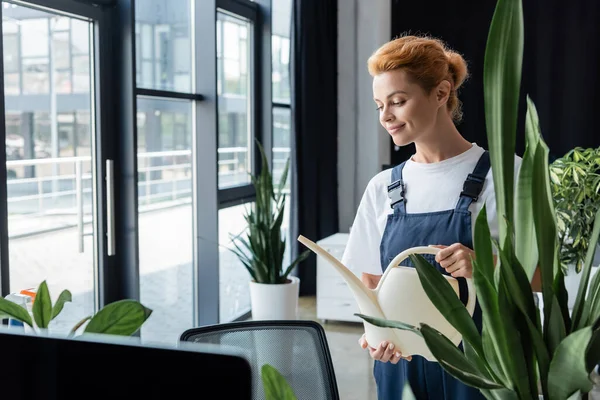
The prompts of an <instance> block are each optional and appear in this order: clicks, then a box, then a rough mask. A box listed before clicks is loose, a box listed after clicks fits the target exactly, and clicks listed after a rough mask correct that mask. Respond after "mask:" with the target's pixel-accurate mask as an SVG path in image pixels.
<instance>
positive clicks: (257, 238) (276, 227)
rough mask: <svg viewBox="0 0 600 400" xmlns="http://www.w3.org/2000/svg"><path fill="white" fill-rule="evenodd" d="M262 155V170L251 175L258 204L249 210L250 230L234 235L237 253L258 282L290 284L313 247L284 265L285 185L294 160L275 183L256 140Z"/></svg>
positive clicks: (233, 241)
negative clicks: (274, 183)
mask: <svg viewBox="0 0 600 400" xmlns="http://www.w3.org/2000/svg"><path fill="white" fill-rule="evenodd" d="M256 144H257V146H258V148H259V150H260V156H261V169H260V173H259V174H258V175H257V176H253V175H251V176H250V177H251V180H252V185H253V186H254V189H255V192H256V204H255V206H254V207H249V208H247V209H246V212H245V214H244V219H245V221H246V224H247V229H246V230H245V231H244V232H242V233H240V234H238V235H232V236H231V239H232V243H233V245H234V248H233V249H231V251H232V252H233V253H235V255H236V256H237V257H238V259H239V260H240V261H241V262H242V264H243V265H244V267H246V270H248V273H249V274H250V276H251V277H252V279H253V280H254V281H256V282H258V283H268V284H278V283H286V282H287V280H288V275H289V274H290V273H291V272H292V270H293V269H294V267H295V266H296V265H297V264H298V263H300V262H301V261H303V260H304V259H306V257H308V255H309V254H310V250H305V251H304V252H302V253H301V254H300V255H298V257H297V258H296V259H295V260H294V261H293V262H292V263H290V265H288V266H287V267H286V268H284V267H283V256H284V253H285V248H286V238H285V235H282V234H281V224H282V222H283V216H284V211H285V200H286V197H285V193H284V187H285V183H286V181H287V176H288V169H289V166H290V160H289V159H288V160H287V161H286V164H285V167H284V169H283V172H282V175H281V178H280V181H279V184H278V185H277V186H276V187H275V186H274V185H273V177H272V175H271V171H270V169H269V164H268V162H267V157H266V155H265V152H264V150H263V147H262V146H261V144H260V143H259V142H258V141H257V142H256Z"/></svg>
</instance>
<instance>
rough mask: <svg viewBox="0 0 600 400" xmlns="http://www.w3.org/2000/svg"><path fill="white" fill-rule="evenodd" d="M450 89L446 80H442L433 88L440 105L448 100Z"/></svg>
mask: <svg viewBox="0 0 600 400" xmlns="http://www.w3.org/2000/svg"><path fill="white" fill-rule="evenodd" d="M451 90H452V85H451V84H450V82H448V81H447V80H443V81H441V82H440V83H439V84H438V85H437V87H436V88H435V96H436V100H437V102H438V104H439V105H440V106H442V105H445V104H446V103H447V102H448V99H449V98H450V91H451Z"/></svg>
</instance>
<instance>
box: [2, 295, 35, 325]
mask: <svg viewBox="0 0 600 400" xmlns="http://www.w3.org/2000/svg"><path fill="white" fill-rule="evenodd" d="M0 318H2V319H4V318H12V319H15V320H17V321H21V322H23V323H24V324H27V325H29V326H31V327H32V328H33V321H32V320H31V315H29V313H28V312H27V310H26V309H24V308H23V307H21V306H20V305H18V304H15V303H13V302H12V301H9V300H6V299H5V298H3V297H0Z"/></svg>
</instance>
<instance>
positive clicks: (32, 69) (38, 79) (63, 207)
mask: <svg viewBox="0 0 600 400" xmlns="http://www.w3.org/2000/svg"><path fill="white" fill-rule="evenodd" d="M2 6H3V10H2V11H3V24H4V25H3V26H4V30H3V40H4V44H5V46H4V60H5V66H6V65H9V69H8V70H5V71H4V73H5V75H4V82H5V91H6V93H7V94H9V96H6V102H5V110H4V111H5V114H6V139H5V142H6V143H5V144H6V153H7V162H6V168H7V172H8V180H7V182H6V185H7V194H8V196H7V203H8V215H9V216H8V233H9V248H10V252H9V257H10V291H11V292H18V291H19V290H22V289H27V288H32V287H34V288H37V287H38V285H39V284H40V283H41V282H42V281H44V280H46V283H47V284H48V288H49V290H50V295H51V296H52V300H53V301H56V298H57V297H58V295H59V294H60V293H61V292H62V291H63V290H65V289H67V290H69V291H71V293H72V295H73V301H72V302H68V303H66V304H65V307H64V309H63V311H62V312H61V314H60V315H59V316H58V317H57V318H56V319H54V320H53V321H52V322H51V324H50V327H49V328H50V329H51V330H53V331H57V332H64V333H65V334H66V333H67V332H68V331H69V330H70V329H71V328H72V327H73V326H75V324H77V323H78V322H79V321H81V320H82V319H83V318H84V317H86V316H88V315H91V314H93V311H94V309H95V300H94V299H95V296H94V284H95V283H94V279H95V272H96V267H97V266H96V265H95V260H96V255H95V252H94V244H95V242H96V240H95V239H96V234H95V232H96V230H95V228H94V225H95V221H94V216H95V213H94V210H93V199H94V197H95V196H94V190H95V189H94V185H93V181H94V179H93V175H92V174H93V165H95V160H94V157H93V152H92V147H91V143H92V137H93V132H92V129H91V127H92V125H91V118H92V116H93V115H95V114H94V111H95V110H94V109H93V106H92V104H93V103H92V101H91V98H90V93H89V91H88V92H87V93H86V94H87V95H82V96H81V97H80V98H79V99H78V101H77V102H62V103H61V102H59V103H58V106H57V107H56V108H51V107H50V104H51V95H50V92H49V89H50V85H49V76H50V75H49V68H50V65H51V64H50V60H54V69H55V72H56V75H55V79H56V80H55V83H56V91H57V92H68V91H69V78H68V69H66V70H65V69H63V70H60V69H58V70H57V68H63V67H68V63H69V46H68V34H67V32H66V31H64V30H65V29H68V27H69V26H70V23H71V21H75V20H74V19H72V18H70V17H65V16H63V15H58V14H56V13H53V12H46V11H41V10H37V9H32V8H28V7H24V6H20V5H16V4H12V3H10V4H9V3H5V2H3V3H2ZM51 21H52V22H51ZM77 22H78V23H80V24H83V26H84V27H85V29H86V32H87V31H89V26H90V25H91V23H90V22H83V21H77ZM18 26H20V34H21V37H20V44H19V42H18V39H17V37H18V36H16V35H17V34H18V33H17V32H18V31H19V28H18ZM50 27H52V29H53V33H52V35H51V36H50V35H49V28H50ZM56 30H59V31H60V32H57V31H56ZM49 37H51V38H52V41H53V42H52V43H50V42H49ZM19 48H20V50H19ZM84 54H85V57H86V59H87V60H88V63H89V60H90V59H93V54H91V53H89V52H87V53H84ZM7 61H8V63H7ZM20 68H21V69H22V72H23V75H22V85H23V93H24V94H37V95H38V96H36V97H37V98H36V99H34V100H32V101H29V100H28V99H25V98H22V97H20V96H10V94H12V95H18V94H19V75H18V71H19V69H20ZM11 70H12V71H16V72H10V71H11ZM89 71H90V69H89V68H88V69H87V71H84V72H85V73H86V76H85V78H86V79H87V81H91V80H92V79H93V77H92V76H91V75H90V72H89ZM88 86H89V85H88ZM38 100H39V101H38ZM78 225H79V226H80V227H81V230H79V229H78Z"/></svg>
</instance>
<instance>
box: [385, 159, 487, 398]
mask: <svg viewBox="0 0 600 400" xmlns="http://www.w3.org/2000/svg"><path fill="white" fill-rule="evenodd" d="M403 168H404V163H402V164H400V165H398V166H396V167H394V169H393V170H392V184H391V185H390V186H388V194H389V196H390V199H391V200H392V201H391V203H392V208H393V209H394V213H393V214H390V215H389V216H388V220H387V224H386V227H385V231H384V233H383V237H382V239H381V246H380V252H381V268H382V270H384V271H385V269H386V268H387V266H388V264H389V263H390V261H392V259H393V258H394V257H395V256H396V255H398V254H399V253H400V252H402V251H404V250H406V249H408V248H411V247H415V246H428V245H433V244H440V245H451V244H453V243H457V242H459V243H462V244H463V245H465V246H467V247H469V248H471V249H472V248H473V237H472V236H473V235H472V230H471V212H470V211H469V205H470V204H471V202H473V200H476V199H477V198H478V197H479V194H480V193H481V189H482V187H483V182H484V181H485V176H486V175H487V173H488V170H489V168H490V158H489V153H488V152H487V151H486V152H485V153H484V154H483V155H482V156H481V158H480V159H479V161H478V163H477V165H476V166H475V169H474V170H473V173H471V174H469V176H468V177H467V179H466V181H465V183H464V186H463V191H462V192H461V194H460V199H459V201H458V204H457V205H456V208H455V209H451V210H446V211H436V212H430V213H419V214H407V213H406V208H405V203H404V202H405V199H404V183H403V182H402V169H403ZM408 190H410V188H408ZM424 257H425V258H426V259H427V261H429V262H431V263H432V264H433V265H434V266H436V267H437V269H438V270H439V271H440V272H441V273H443V274H445V275H448V274H447V273H446V271H445V270H444V269H443V268H442V267H441V266H440V265H439V264H438V263H436V262H435V256H433V255H424ZM401 265H406V266H411V267H414V266H413V265H412V262H411V261H410V259H406V260H404V261H403V262H402V263H401ZM458 282H459V289H460V298H461V300H462V301H463V304H466V301H467V296H468V292H467V286H466V281H465V279H464V278H459V279H458ZM473 319H474V320H475V324H476V325H477V328H478V329H479V331H480V332H481V308H480V307H479V304H476V306H475V312H474V315H473ZM460 348H461V349H462V345H461V346H460ZM373 373H374V376H375V381H376V383H377V398H378V399H379V400H392V399H394V400H395V399H402V389H403V387H404V383H405V382H406V381H408V382H409V383H410V386H411V389H412V391H413V393H414V394H415V397H416V398H417V399H434V400H471V399H484V397H483V395H481V394H480V392H479V390H478V389H475V388H472V387H469V386H467V385H465V384H463V383H462V382H460V381H459V380H457V379H455V378H454V377H452V376H451V375H450V374H448V373H447V372H446V371H445V370H444V369H443V368H442V367H441V366H440V365H439V364H438V363H437V362H430V361H427V360H425V359H424V358H423V357H421V356H413V358H412V361H406V360H400V361H399V362H398V363H397V364H392V363H389V362H387V363H383V362H381V361H375V366H374V371H373Z"/></svg>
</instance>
